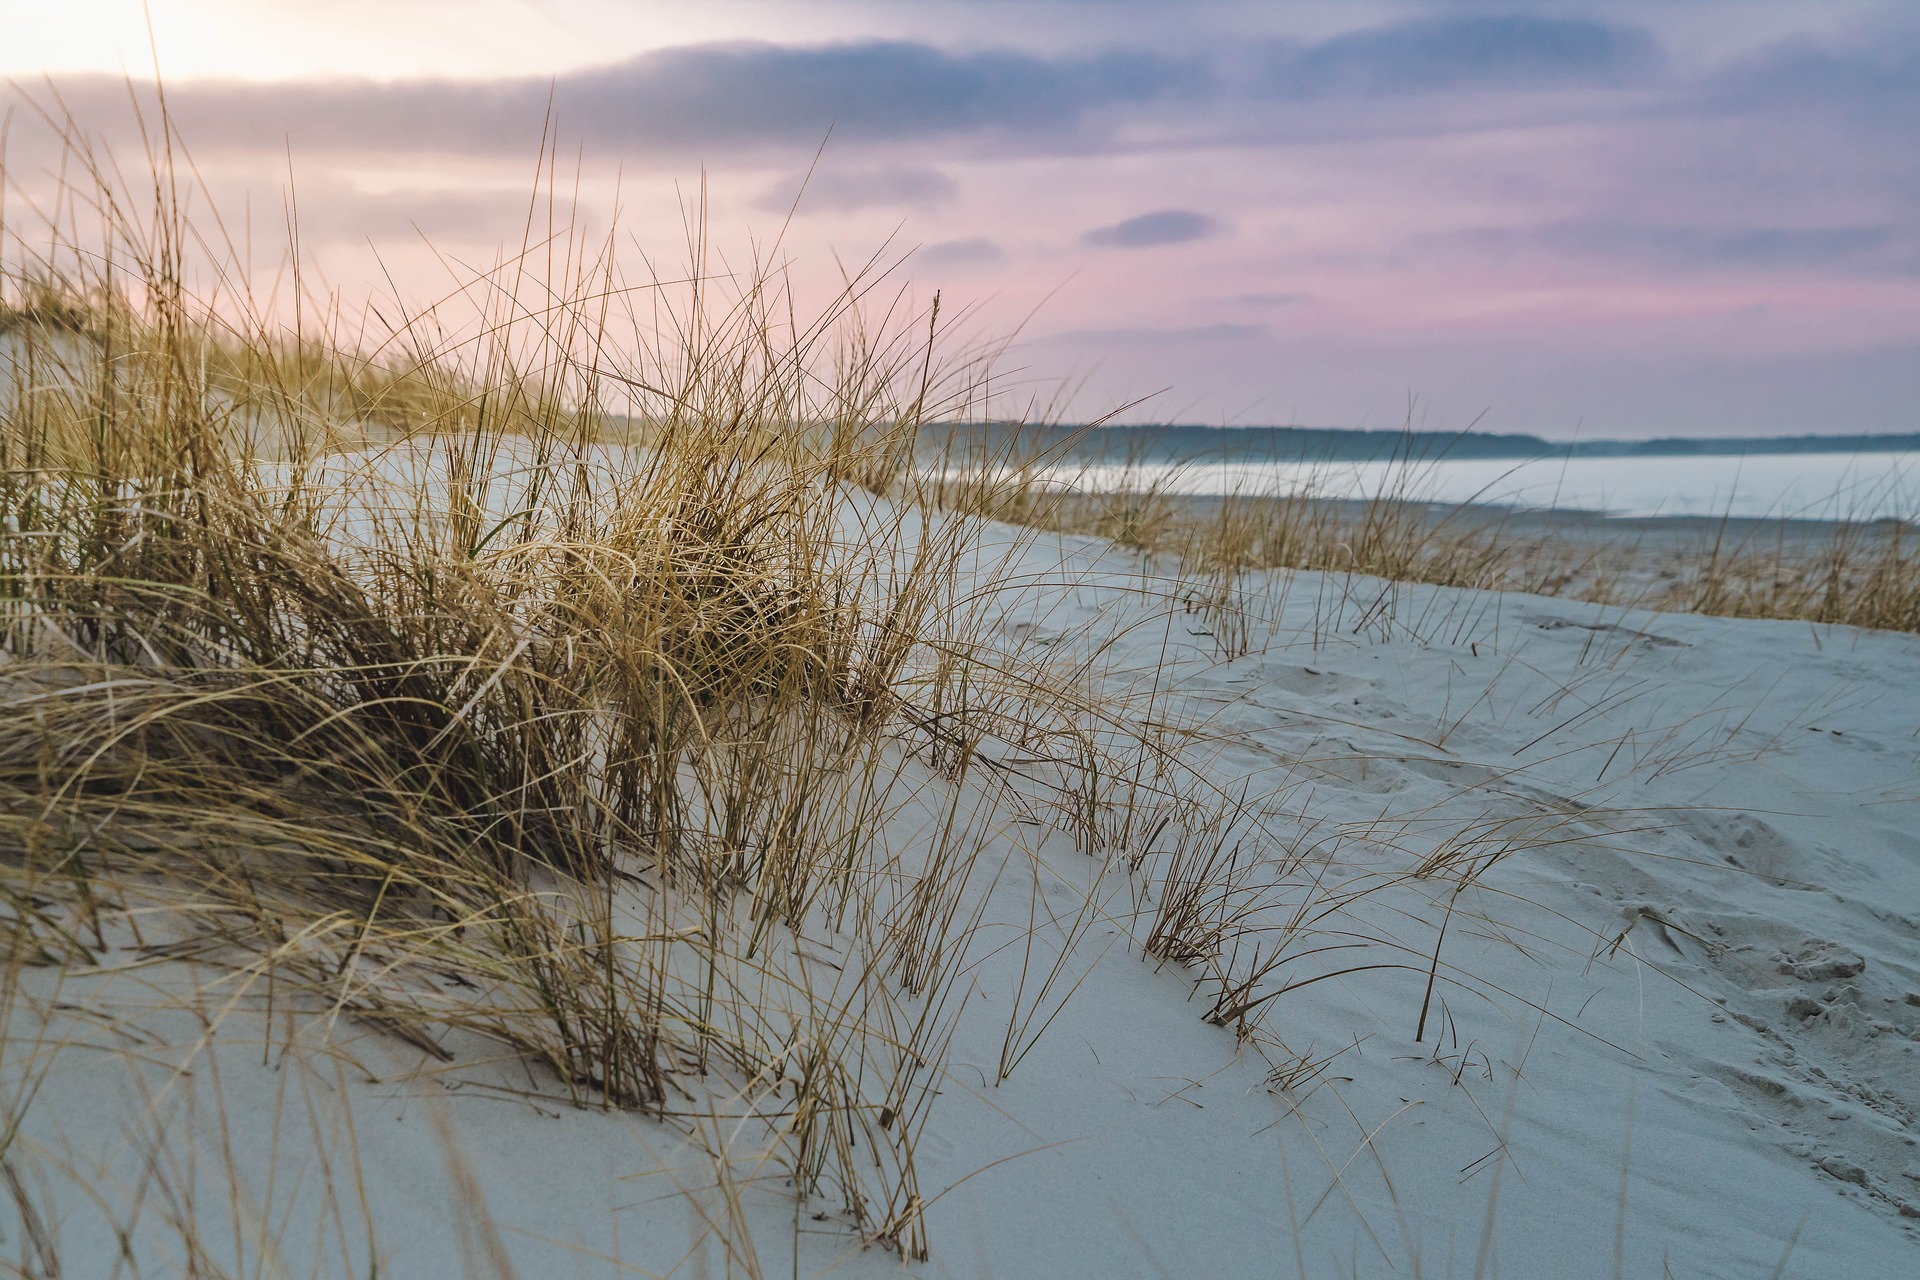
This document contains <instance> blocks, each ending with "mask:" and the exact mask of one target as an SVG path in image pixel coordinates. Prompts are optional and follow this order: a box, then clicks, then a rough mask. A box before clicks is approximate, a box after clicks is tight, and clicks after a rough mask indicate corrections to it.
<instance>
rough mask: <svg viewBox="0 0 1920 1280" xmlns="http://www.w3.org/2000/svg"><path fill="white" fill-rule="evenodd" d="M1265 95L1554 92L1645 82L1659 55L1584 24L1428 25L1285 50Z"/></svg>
mask: <svg viewBox="0 0 1920 1280" xmlns="http://www.w3.org/2000/svg"><path fill="white" fill-rule="evenodd" d="M1264 62H1265V65H1264V67H1263V68H1262V71H1261V75H1260V78H1259V85H1258V87H1259V88H1260V89H1262V90H1264V91H1265V92H1266V93H1269V94H1272V95H1274V96H1278V97H1325V96H1332V95H1339V94H1365V95H1397V94H1412V93H1430V92H1434V91H1437V90H1448V89H1455V90H1457V89H1555V88H1565V87H1575V86H1586V85H1595V84H1617V83H1622V82H1627V81H1632V80H1637V79H1641V78H1644V77H1645V76H1646V75H1647V74H1648V73H1650V72H1652V71H1653V70H1655V69H1657V68H1658V67H1659V66H1660V64H1661V62H1662V57H1661V52H1660V47H1659V45H1658V44H1657V43H1656V41H1655V40H1654V38H1653V36H1652V35H1651V34H1649V33H1648V32H1646V31H1645V30H1643V29H1641V28H1639V27H1631V26H1622V25H1617V24H1613V23H1604V22H1594V21H1588V20H1585V19H1577V18H1537V17H1527V16H1521V15H1512V16H1506V17H1460V18H1452V17H1444V18H1423V19H1417V20H1415V21H1412V22H1403V23H1398V24H1395V25H1392V26H1384V27H1371V28H1367V29H1365V30H1361V31H1351V32H1347V33H1345V34H1342V35H1338V36H1334V37H1333V38H1332V39H1330V40H1325V41H1322V42H1320V43H1319V44H1312V45H1300V44H1288V43H1282V44H1276V45H1273V46H1270V47H1269V49H1268V50H1267V54H1266V57H1265V59H1264Z"/></svg>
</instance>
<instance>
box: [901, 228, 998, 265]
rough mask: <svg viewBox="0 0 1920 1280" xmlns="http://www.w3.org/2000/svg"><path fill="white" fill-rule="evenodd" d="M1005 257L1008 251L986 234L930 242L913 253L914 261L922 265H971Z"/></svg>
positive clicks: (995, 260) (996, 260)
mask: <svg viewBox="0 0 1920 1280" xmlns="http://www.w3.org/2000/svg"><path fill="white" fill-rule="evenodd" d="M1004 257H1006V253H1005V251H1004V250H1002V249H1001V248H1000V246H999V245H998V244H996V243H994V242H993V241H992V240H988V239H986V238H985V237H984V236H975V237H973V238H971V239H967V240H942V241H940V242H939V243H938V244H930V245H928V246H926V247H925V248H924V249H921V250H920V251H919V252H917V253H915V254H914V255H913V262H914V265H915V266H920V267H970V266H976V265H985V264H986V263H989V262H998V261H1000V260H1001V259H1002V258H1004Z"/></svg>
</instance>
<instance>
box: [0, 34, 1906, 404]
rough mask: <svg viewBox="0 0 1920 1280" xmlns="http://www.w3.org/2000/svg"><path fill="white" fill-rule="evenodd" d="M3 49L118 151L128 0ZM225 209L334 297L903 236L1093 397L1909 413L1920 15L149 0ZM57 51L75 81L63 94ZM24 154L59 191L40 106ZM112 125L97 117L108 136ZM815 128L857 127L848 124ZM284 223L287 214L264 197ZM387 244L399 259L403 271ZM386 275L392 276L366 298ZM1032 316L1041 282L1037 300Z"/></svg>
mask: <svg viewBox="0 0 1920 1280" xmlns="http://www.w3.org/2000/svg"><path fill="white" fill-rule="evenodd" d="M0 10H4V18H5V21H4V24H3V25H4V29H5V31H6V33H7V36H6V39H5V41H4V42H0V74H4V75H6V76H8V77H10V78H11V79H12V80H13V81H14V82H15V83H16V84H17V85H18V86H19V88H20V89H21V90H24V91H26V92H29V93H32V94H35V95H36V96H39V97H41V98H42V99H43V100H44V99H45V97H46V95H47V94H48V92H49V89H50V88H51V90H52V91H56V92H57V93H58V94H59V95H60V97H61V98H62V99H63V100H64V101H65V102H66V103H67V104H68V105H69V106H70V107H71V108H72V110H73V111H74V112H75V114H76V116H78V117H79V118H80V120H81V122H82V123H83V124H87V125H89V126H90V127H93V128H97V129H98V130H100V131H101V132H102V133H103V134H105V135H106V136H107V137H108V138H109V140H113V141H116V143H122V144H123V143H124V140H125V134H124V131H123V121H124V117H125V105H124V104H125V97H126V94H125V89H124V86H123V84H122V81H121V77H122V75H123V74H132V75H133V76H135V77H136V78H141V77H144V78H149V79H150V78H151V75H152V70H153V61H154V58H153V53H152V52H151V51H150V49H149V42H148V32H147V27H146V21H145V19H144V17H143V16H142V10H141V6H140V5H139V4H138V3H137V2H129V0H63V3H59V4H47V3H40V2H38V0H36V2H35V3H32V4H28V3H23V2H22V0H0ZM151 11H152V21H153V32H152V37H153V45H154V47H156V48H157V51H158V59H159V65H160V69H161V71H162V72H163V73H164V75H165V77H166V79H167V82H168V86H169V94H170V96H171V99H172V103H173V106H174V108H175V110H176V112H177V116H178V118H179V120H180V122H181V126H182V129H183V131H184V134H185V137H186V140H187V142H188V144H189V146H190V147H191V148H192V150H193V153H194V156H195V158H196V160H197V162H198V163H199V165H200V167H201V169H202V170H203V172H204V173H205V174H206V176H207V179H208V182H209V184H210V185H211V186H212V187H213V189H214V191H215V192H216V194H217V195H218V196H219V197H220V199H221V202H222V206H223V208H228V209H231V208H236V207H237V208H244V209H246V210H247V211H248V213H247V215H246V216H247V217H248V218H249V219H258V220H259V221H262V222H265V223H267V224H270V225H275V224H278V223H279V222H280V220H281V214H280V210H281V209H282V208H283V204H284V194H283V193H284V189H285V186H286V175H287V170H288V160H289V155H290V156H291V160H292V168H293V172H294V176H295V180H296V183H297V186H298V191H299V209H300V223H301V232H302V240H303V245H304V247H305V248H306V250H307V251H308V252H309V253H310V254H311V255H312V256H313V259H314V261H315V262H316V263H317V264H318V267H319V269H322V270H324V272H325V274H326V278H327V279H328V280H329V281H330V282H331V283H332V284H333V285H334V286H335V287H336V288H338V289H340V290H341V291H342V292H343V293H352V292H354V291H355V290H360V291H363V292H364V291H365V290H367V289H370V288H373V287H374V286H375V284H376V282H378V281H381V280H382V279H383V276H382V274H381V273H382V272H383V271H385V272H391V273H393V275H394V278H395V279H396V280H398V281H399V282H400V284H401V287H402V288H403V289H416V288H417V289H418V290H419V291H420V292H421V293H422V294H423V295H424V294H429V293H431V292H432V290H433V289H434V288H435V287H437V283H438V282H437V279H436V276H435V272H436V271H437V270H439V269H440V268H439V267H438V266H437V265H436V263H437V261H438V259H437V258H436V254H439V255H453V256H456V257H466V258H484V257H485V256H486V255H488V254H489V253H490V251H491V250H492V248H493V247H494V246H497V245H499V244H500V243H502V242H508V241H511V242H516V243H517V241H518V238H519V232H520V223H521V220H522V218H523V217H524V212H525V206H526V196H527V192H528V190H529V186H530V183H531V175H532V169H533V164H534V159H535V155H536V153H537V151H538V148H539V141H540V133H541V127H542V121H543V119H544V118H545V114H546V110H547V105H548V102H549V97H550V96H551V99H552V102H553V104H554V110H555V114H556V116H557V119H558V124H559V131H560V135H561V137H562V139H563V147H562V150H563V153H564V154H565V155H566V156H568V158H569V160H568V168H569V176H568V179H567V184H566V185H567V186H568V189H569V190H571V188H572V177H571V166H572V157H574V156H575V155H576V154H578V155H580V156H581V157H582V175H583V176H582V179H581V184H580V191H581V205H582V209H583V217H585V218H586V219H587V220H588V221H589V222H592V221H593V220H595V219H598V220H600V221H601V222H602V223H604V221H605V220H606V219H607V218H609V217H611V216H612V214H613V205H614V202H615V199H616V195H615V192H616V182H617V184H618V186H617V190H618V197H617V198H618V201H619V204H620V221H621V224H622V225H623V226H624V227H626V228H627V229H629V230H630V231H631V232H632V233H633V235H634V236H635V238H636V239H637V241H638V242H639V243H640V244H642V245H643V246H644V247H646V248H647V249H648V250H649V251H654V252H657V253H658V254H659V255H660V256H661V257H662V258H669V259H670V258H672V257H674V256H675V255H676V254H677V253H680V252H682V250H681V248H680V246H681V244H682V242H683V238H684V237H683V231H682V212H681V210H682V207H683V203H684V201H685V200H687V199H688V198H690V193H691V192H692V191H695V190H697V189H698V187H699V183H700V180H701V175H702V173H703V172H704V174H705V175H706V183H707V190H708V208H709V218H710V224H711V227H712V234H713V236H714V239H715V241H716V243H719V244H721V245H727V244H737V245H739V246H742V247H743V248H744V246H746V245H747V244H749V242H750V241H755V240H757V241H759V242H762V243H764V242H765V241H766V240H767V239H768V238H769V237H770V236H771V235H772V234H773V233H774V232H775V231H777V230H778V229H779V227H780V225H781V223H782V221H783V220H784V218H785V217H786V213H787V210H788V207H789V205H790V203H791V201H792V199H793V196H794V194H795V193H796V191H798V189H799V187H800V183H801V178H802V175H803V174H804V173H805V171H806V170H807V168H808V165H809V163H810V162H811V161H812V159H813V156H814V153H815V152H816V150H818V149H819V148H820V146H821V143H822V141H823V139H825V140H826V146H825V150H824V153H823V155H822V158H821V160H820V163H819V166H818V168H817V170H816V172H815V174H814V177H813V180H812V182H811V185H810V187H809V189H808V191H807V193H806V195H805V197H804V198H803V199H802V201H801V203H800V205H799V209H798V213H797V215H796V217H795V221H794V224H793V227H792V228H791V229H790V231H789V232H788V234H787V238H786V241H785V245H784V247H785V250H786V252H787V253H789V254H790V255H791V256H793V257H794V258H795V259H796V260H797V261H798V262H799V263H800V265H801V269H802V271H803V272H812V273H814V276H815V277H817V278H819V279H826V278H827V277H828V275H829V273H830V272H831V271H832V269H833V268H832V264H833V262H834V260H835V258H834V255H835V254H836V253H837V254H838V255H839V256H840V258H842V259H849V260H851V259H861V258H864V257H866V256H867V255H868V254H869V253H871V252H872V251H873V250H874V249H875V248H876V247H878V246H880V245H881V244H883V243H884V242H886V241H887V239H888V237H890V236H893V237H894V244H895V245H896V246H897V247H898V248H900V249H902V250H905V249H909V248H912V249H914V250H915V251H914V253H913V254H912V256H911V257H909V258H908V259H907V261H906V263H905V265H904V266H903V267H902V272H903V273H904V275H905V276H906V277H908V278H910V279H911V280H912V281H913V282H914V284H915V287H916V288H917V289H918V290H919V291H921V292H922V293H930V292H931V290H932V289H934V288H939V289H941V290H943V292H944V295H945V297H946V298H947V299H948V300H949V301H950V302H952V303H954V304H958V303H962V302H965V303H977V304H979V305H980V308H981V310H980V312H979V317H980V318H979V320H978V321H977V322H976V323H977V324H979V325H981V326H983V327H984V328H985V329H988V330H991V329H994V328H996V327H997V328H999V329H1001V330H1007V329H1011V328H1013V327H1014V326H1016V325H1021V324H1023V323H1024V325H1025V328H1024V329H1023V330H1022V332H1023V334H1024V335H1025V336H1024V337H1023V339H1022V341H1021V343H1020V344H1019V346H1018V348H1017V349H1016V351H1015V353H1014V359H1013V361H1012V363H1014V364H1016V365H1018V366H1020V367H1022V368H1024V369H1025V370H1027V371H1028V374H1029V375H1030V376H1031V377H1032V378H1034V379H1035V380H1036V382H1039V381H1044V380H1046V379H1065V380H1068V385H1071V386H1073V387H1076V388H1077V390H1076V391H1074V393H1073V395H1074V398H1073V400H1072V403H1071V410H1072V413H1073V414H1075V415H1077V416H1083V417H1084V416H1092V415H1094V414H1098V413H1101V412H1104V411H1105V410H1107V409H1109V408H1111V407H1112V406H1113V405H1114V404H1117V403H1121V402H1124V401H1126V400H1129V399H1132V398H1134V397H1136V396H1141V395H1145V394H1148V393H1152V392H1156V391H1159V390H1160V389H1161V388H1163V387H1166V388H1171V389H1170V390H1168V391H1166V392H1165V393H1164V394H1160V395H1158V396H1157V397H1156V398H1154V399H1152V400H1150V401H1148V402H1147V403H1146V404H1145V405H1143V406H1141V407H1140V408H1138V409H1135V410H1134V411H1132V412H1131V413H1130V415H1129V416H1130V417H1131V418H1133V419H1136V420H1138V419H1146V420H1166V419H1178V420H1182V421H1200V422H1215V423H1222V422H1229V423H1278V422H1301V423H1309V424H1314V425H1324V426H1368V427H1378V426H1394V425H1398V424H1399V423H1400V422H1401V420H1402V419H1403V418H1404V417H1405V416H1406V414H1407V412H1408V405H1409V402H1410V400H1411V401H1412V402H1413V404H1414V405H1415V410H1414V412H1415V414H1416V416H1417V418H1418V419H1419V422H1420V424H1421V425H1425V426H1428V427H1436V428H1457V427H1463V426H1466V425H1467V424H1468V423H1469V422H1473V421H1475V420H1476V419H1477V420H1478V421H1479V423H1480V425H1481V426H1482V427H1484V428H1486V429H1490V430H1503V431H1534V432H1538V433H1540V434H1543V435H1546V436H1549V437H1554V438H1565V437H1568V436H1571V435H1573V434H1574V433H1576V432H1578V433H1580V434H1581V435H1583V436H1587V437H1596V436H1625V437H1630V436H1644V435H1655V434H1672V433H1687V434H1745V433H1752V434H1772V433H1783V432H1801V431H1814V432H1838V431H1849V432H1850V431H1913V430H1920V5H1912V4H1906V3H1901V2H1899V0H1880V2H1875V3H1869V2H1861V3H1851V2H1849V0H1821V2H1819V3H1769V2H1768V0H1661V2H1652V0H1648V2H1643V3H1636V2H1632V0H1621V2H1616V3H1603V2H1581V0H1531V2H1524V0H1523V2H1519V3H1507V4H1504V5H1483V4H1479V3H1474V2H1472V0H1401V2H1399V3H1369V2H1366V0H1343V2H1341V3H1324V2H1315V0H1306V2H1300V3H1276V2H1272V0H1269V2H1267V3H1234V2H1230V0H1222V2H1219V3H1209V2H1207V0H1190V2H1188V3H1170V2H1167V0H1041V2H1032V3H1016V2H1014V0H836V2H831V3H796V2H793V0H788V2H787V3H777V4H775V3H753V2H750V0H703V2H702V3H700V4H697V5H696V4H689V3H686V2H685V0H680V2H678V3H652V2H651V0H644V2H643V0H462V2H460V3H445V2H442V0H272V2H269V3H262V2H261V0H200V2H198V3H190V2H187V0H153V4H152V6H151ZM49 81H51V86H49ZM15 115H16V119H15V122H14V133H15V137H14V138H13V140H12V142H11V146H10V151H9V155H8V177H9V181H10V182H11V183H13V184H14V185H15V186H16V187H18V188H20V189H22V190H30V189H32V188H33V187H34V184H36V183H38V182H42V181H44V178H43V176H42V173H41V170H42V169H43V167H44V166H45V165H46V164H47V163H48V154H49V153H46V152H45V151H44V150H36V149H35V145H34V143H33V140H32V138H31V137H30V136H29V134H30V132H31V131H30V129H28V127H27V125H26V124H25V123H23V119H24V116H23V113H21V112H16V113H15ZM96 122H97V123H96ZM829 130H831V136H830V137H829V136H828V135H829ZM263 210H267V211H271V215H270V216H269V215H268V214H266V213H263V212H261V211H263ZM382 264H384V266H383V265H382ZM381 287H385V286H384V285H382V286H381ZM1036 308H1037V310H1036Z"/></svg>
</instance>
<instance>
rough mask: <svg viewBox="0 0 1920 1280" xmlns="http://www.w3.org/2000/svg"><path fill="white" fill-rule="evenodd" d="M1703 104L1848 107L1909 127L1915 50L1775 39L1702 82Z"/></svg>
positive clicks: (1919, 91)
mask: <svg viewBox="0 0 1920 1280" xmlns="http://www.w3.org/2000/svg"><path fill="white" fill-rule="evenodd" d="M1705 93H1706V99H1707V102H1708V103H1709V104H1710V105H1713V106H1719V107H1728V108H1733V109H1736V110H1753V109H1762V110H1764V109H1766V108H1769V107H1793V108H1804V107H1808V106H1817V107H1843V108H1847V107H1851V108H1865V109H1866V110H1867V111H1869V112H1886V113H1896V112H1897V113H1899V114H1897V115H1891V116H1890V117H1889V118H1887V119H1886V123H1888V124H1893V125H1895V127H1897V128H1903V129H1905V128H1910V120H1909V116H1908V113H1910V112H1911V111H1913V110H1916V109H1920V48H1915V47H1914V42H1913V41H1912V40H1910V39H1909V40H1897V39H1896V40H1890V41H1888V42H1886V43H1885V44H1883V45H1882V46H1881V47H1878V48H1874V49H1858V48H1832V47H1829V46H1827V45H1824V44H1820V43H1818V42H1816V41H1814V40H1811V39H1808V38H1806V37H1796V38H1793V39H1790V40H1782V41H1776V42H1774V43H1772V44H1770V45H1767V46H1766V47H1765V48H1762V49H1760V50H1757V51H1756V52H1754V53H1753V54H1750V55H1749V56H1747V57H1745V58H1742V59H1739V60H1738V61H1736V62H1734V63H1733V64H1732V65H1730V66H1728V67H1726V68H1725V69H1723V70H1722V71H1720V72H1719V73H1717V74H1715V75H1713V76H1711V77H1709V78H1708V80H1707V82H1706V85H1705Z"/></svg>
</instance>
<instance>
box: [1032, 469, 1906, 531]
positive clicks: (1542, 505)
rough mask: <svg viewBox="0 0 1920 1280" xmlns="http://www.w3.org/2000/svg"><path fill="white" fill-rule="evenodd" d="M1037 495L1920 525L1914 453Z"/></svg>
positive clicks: (1079, 477)
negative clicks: (1139, 494)
mask: <svg viewBox="0 0 1920 1280" xmlns="http://www.w3.org/2000/svg"><path fill="white" fill-rule="evenodd" d="M1037 478H1038V479H1040V480H1041V481H1042V482H1043V483H1045V484H1048V485H1050V486H1054V487H1060V488H1067V489H1072V490H1075V491H1077V492H1083V493H1101V492H1116V491H1121V490H1136V491H1137V490H1145V489H1149V488H1151V489H1154V490H1157V491H1159V492H1162V493H1168V494H1179V495H1190V496H1206V495H1223V494H1241V495H1246V496H1294V495H1300V496H1310V497H1318V498H1330V499H1360V500H1367V499H1373V498H1381V497H1387V498H1402V499H1408V500H1412V501H1420V502H1432V503H1437V504H1442V505H1446V506H1459V505H1461V504H1475V505H1481V504H1484V505H1489V506H1501V507H1514V508H1521V509H1527V510H1561V511H1588V512H1598V513H1603V514H1606V515H1613V516H1635V517H1658V516H1688V517H1716V516H1730V517H1737V518H1757V519H1796V520H1835V521H1837V520H1848V521H1870V520H1901V521H1913V520H1916V519H1920V453H1861V452H1849V453H1793V454H1757V455H1747V456H1738V455H1704V456H1682V457H1658V456H1637V457H1592V458H1582V457H1572V458H1552V459H1542V460H1538V461H1531V462H1528V461H1514V460H1512V459H1478V458H1463V459H1439V460H1435V461H1425V462H1414V463H1405V462H1310V463H1299V462H1221V461H1217V460H1215V461H1208V460H1199V459H1196V460H1193V461H1187V462H1140V463H1133V464H1128V465H1124V466H1123V465H1110V464H1098V463H1093V464H1075V463H1062V464H1059V465H1055V466H1052V467H1048V468H1045V469H1043V470H1042V471H1041V472H1039V473H1038V476H1037Z"/></svg>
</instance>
